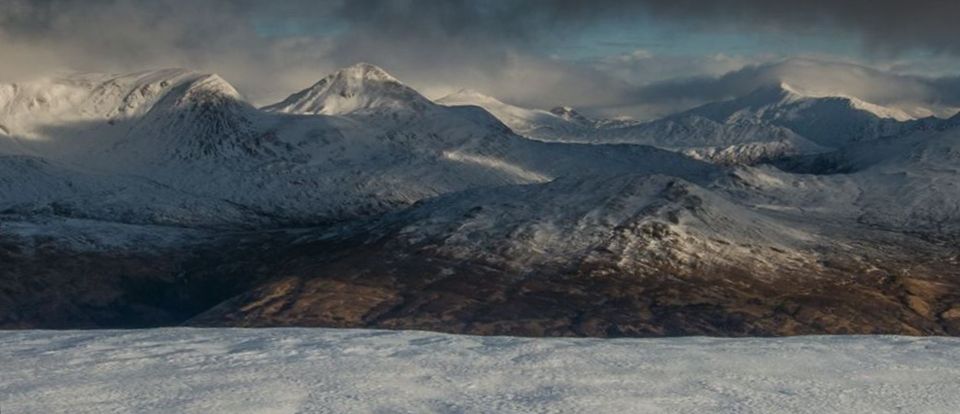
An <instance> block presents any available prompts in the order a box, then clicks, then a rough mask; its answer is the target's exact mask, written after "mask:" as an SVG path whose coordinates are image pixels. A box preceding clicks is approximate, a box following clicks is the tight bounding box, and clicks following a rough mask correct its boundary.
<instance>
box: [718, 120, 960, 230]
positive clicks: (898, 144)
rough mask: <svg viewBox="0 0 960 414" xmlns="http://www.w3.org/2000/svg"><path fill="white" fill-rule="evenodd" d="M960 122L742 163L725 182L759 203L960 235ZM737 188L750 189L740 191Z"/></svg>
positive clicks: (828, 217) (833, 218)
mask: <svg viewBox="0 0 960 414" xmlns="http://www.w3.org/2000/svg"><path fill="white" fill-rule="evenodd" d="M958 166H960V129H957V128H948V129H945V130H928V131H918V132H914V133H911V134H907V135H904V136H899V137H890V138H882V139H877V140H873V141H870V142H863V143H857V144H854V145H850V146H848V147H846V148H844V149H842V150H839V151H836V152H832V153H828V154H822V155H817V156H810V157H805V158H802V159H801V160H800V161H799V167H798V165H797V164H794V165H788V166H787V167H789V168H786V167H785V168H786V169H788V170H794V171H801V172H810V173H812V174H793V173H787V172H783V171H780V170H778V169H775V168H772V167H761V168H743V169H740V170H738V171H737V172H736V173H735V174H733V176H734V177H736V178H735V179H734V180H733V181H732V182H726V183H724V184H723V185H722V188H723V191H731V192H733V193H734V194H735V195H734V196H735V197H738V199H740V200H744V201H746V202H749V203H752V204H756V205H759V206H761V207H762V208H767V209H775V210H778V211H789V212H794V213H799V212H802V214H803V215H804V216H807V217H809V218H811V219H815V220H829V221H840V220H849V221H856V222H859V223H860V224H863V225H870V226H875V227H879V228H883V229H888V230H893V231H897V232H906V233H918V234H924V235H927V236H930V237H934V238H941V237H945V238H948V239H955V238H956V237H958V236H960V167H958ZM737 188H740V189H742V190H745V191H738V190H736V189H737Z"/></svg>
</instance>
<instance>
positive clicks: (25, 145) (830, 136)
mask: <svg viewBox="0 0 960 414" xmlns="http://www.w3.org/2000/svg"><path fill="white" fill-rule="evenodd" d="M958 154H960V117H954V118H951V119H939V118H924V119H913V117H912V116H911V115H910V114H908V113H906V112H904V111H900V110H897V109H891V108H884V107H882V106H878V105H874V104H871V103H868V102H865V101H863V100H861V99H858V98H855V97H850V96H822V95H816V94H812V93H809V92H803V91H801V90H799V89H798V88H795V87H792V86H790V85H788V84H786V83H777V84H773V85H764V86H761V87H760V88H758V89H757V90H755V91H754V92H752V93H750V94H748V95H745V96H743V97H739V98H735V99H732V100H727V101H722V102H717V103H712V104H707V105H704V106H701V107H698V108H694V109H691V110H689V111H685V112H682V113H679V114H675V115H672V116H669V117H666V118H663V119H659V120H655V121H650V122H634V121H625V120H595V119H591V118H588V117H586V116H583V115H581V114H579V113H578V112H577V111H576V110H574V109H572V108H566V107H558V108H554V109H553V110H550V111H542V110H533V109H525V108H520V107H516V106H512V105H509V104H506V103H503V102H501V101H499V100H497V99H495V98H492V97H487V96H484V95H482V94H480V93H478V92H473V91H461V92H459V93H457V94H454V95H451V96H448V97H445V98H443V99H440V100H438V101H436V102H434V101H431V100H430V99H428V98H426V97H424V96H423V95H421V94H420V93H419V92H417V91H416V90H414V89H413V88H410V87H409V86H406V85H404V84H403V83H402V82H401V81H399V80H398V79H396V78H394V77H393V76H391V75H390V74H388V73H387V72H386V71H384V70H383V69H381V68H378V67H376V66H373V65H369V64H358V65H355V66H352V67H349V68H345V69H342V70H340V71H337V72H336V73H333V74H330V75H329V76H326V77H324V78H322V79H321V80H320V81H319V82H317V83H316V84H314V85H312V86H310V87H309V88H307V89H304V90H303V91H300V92H297V93H294V94H292V95H290V97H288V98H286V99H285V100H283V101H281V102H279V103H276V104H272V105H267V106H265V107H263V108H256V107H254V106H253V105H251V104H250V103H248V102H246V100H245V99H244V98H243V96H242V95H241V94H240V93H239V92H238V91H237V90H236V89H234V88H233V87H232V86H231V85H230V84H229V83H227V82H226V81H225V80H224V79H222V78H220V77H219V76H216V75H210V74H200V73H195V72H191V71H187V70H161V71H150V72H142V73H135V74H127V75H103V74H80V75H69V76H63V77H58V78H51V79H44V80H39V81H35V82H28V83H23V84H9V85H0V220H2V222H0V258H3V259H4V260H7V261H8V262H9V263H10V266H6V267H5V268H4V269H0V282H2V283H3V285H2V286H0V287H3V288H5V289H0V292H3V293H0V309H3V310H6V311H9V312H7V314H8V315H10V316H7V317H6V319H0V326H75V325H76V324H85V325H91V326H119V325H124V324H127V325H151V324H162V323H167V324H169V323H184V322H186V321H188V320H189V321H190V322H189V323H194V324H237V325H258V326H259V325H270V324H283V325H289V324H293V325H298V324H307V325H325V326H373V327H405V328H421V329H422V328H429V329H441V330H447V331H456V332H474V333H513V334H549V335H554V334H556V335H600V336H603V335H649V334H670V333H717V334H746V333H767V334H773V333H776V334H790V333H816V332H841V331H848V332H875V331H876V332H898V333H956V332H960V309H956V308H955V307H953V305H952V303H955V302H953V301H954V300H955V299H956V298H957V297H960V290H958V289H956V288H955V287H956V286H957V281H956V280H955V276H958V274H957V270H956V269H957V266H956V264H957V260H960V259H958V256H957V254H956V249H955V246H956V242H957V240H958V239H960V196H958V194H960V191H957V190H958V188H957V187H958V185H960V176H958V173H960V155H958ZM157 226H162V227H157ZM160 228H162V229H163V230H158V229H160ZM150 235H155V236H150ZM51 258H59V259H57V263H58V264H57V265H55V266H54V265H51V264H50V263H51ZM157 263H162V265H157ZM108 265H109V266H111V269H112V270H111V271H108V272H105V271H102V267H103V266H108ZM25 275H43V276H42V277H43V278H44V279H43V283H42V285H43V286H42V287H38V285H35V284H31V283H24V277H25ZM81 275H95V277H91V278H90V279H84V280H85V281H84V282H82V283H80V282H78V281H77V279H76V278H77V277H79V276H81ZM131 278H132V279H134V281H131V280H130V279H131ZM67 286H72V288H73V289H74V290H76V291H77V292H80V293H78V294H77V295H74V296H69V297H66V298H63V297H60V296H57V292H58V291H59V289H66V288H67ZM131 286H133V287H131ZM841 287H845V288H841ZM844 289H846V290H844ZM145 292H162V294H160V293H158V294H157V295H160V296H159V297H158V296H153V295H151V294H148V293H145ZM771 292H779V293H776V294H773V293H771ZM811 292H819V293H816V294H814V293H811ZM904 292H907V293H904ZM845 295H846V296H845ZM870 297H874V298H882V299H876V300H874V301H871V300H867V299H866V298H870ZM49 298H58V299H55V300H54V299H49ZM853 299H855V300H853ZM851 300H853V301H852V302H850V301H851ZM847 302H850V303H847ZM47 303H50V305H49V306H52V308H50V309H47V312H45V313H43V314H42V315H41V313H38V312H33V311H29V312H28V311H24V309H28V308H31V307H35V306H41V305H40V304H47ZM817 303H844V304H843V305H836V306H834V305H830V306H827V307H817ZM43 306H47V305H43ZM831 306H833V307H831ZM676 312H679V314H676ZM121 314H122V315H127V316H125V317H119V316H118V315H121ZM678 315H680V316H678ZM828 315H833V316H830V317H828ZM954 316H956V317H955V318H954ZM831 318H832V319H831ZM670 324H674V325H670ZM668 325H669V326H668Z"/></svg>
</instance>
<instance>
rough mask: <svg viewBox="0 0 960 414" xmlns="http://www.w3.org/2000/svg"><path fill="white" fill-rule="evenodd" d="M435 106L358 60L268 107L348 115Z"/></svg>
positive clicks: (277, 109)
mask: <svg viewBox="0 0 960 414" xmlns="http://www.w3.org/2000/svg"><path fill="white" fill-rule="evenodd" d="M431 106H433V103H432V102H430V100H429V99H427V98H426V97H424V96H423V95H421V94H420V93H419V92H417V91H415V90H413V89H412V88H410V87H408V86H406V85H404V84H403V83H401V82H400V81H399V80H397V79H396V78H394V77H393V76H391V75H390V74H389V73H387V72H386V71H384V70H383V69H381V68H379V67H377V66H374V65H371V64H368V63H358V64H356V65H353V66H350V67H347V68H344V69H341V70H339V71H337V72H335V73H333V74H331V75H329V76H327V77H325V78H323V79H321V80H320V81H319V82H317V83H316V84H314V85H313V86H311V87H310V88H307V89H304V90H302V91H300V92H297V93H295V94H293V95H290V97H288V98H287V99H285V100H284V101H282V102H280V103H277V104H273V105H270V106H267V107H265V108H264V110H266V111H270V112H282V113H291V114H309V115H348V114H353V113H371V112H372V113H378V112H382V111H413V112H422V111H424V110H426V109H427V108H429V107H431Z"/></svg>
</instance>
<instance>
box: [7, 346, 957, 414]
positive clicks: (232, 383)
mask: <svg viewBox="0 0 960 414" xmlns="http://www.w3.org/2000/svg"><path fill="white" fill-rule="evenodd" d="M0 367H2V369H0V407H2V408H3V411H4V412H11V413H27V412H29V413H111V412H116V413H121V412H122V413H126V412H138V413H174V412H175V413H295V412H296V413H301V412H309V413H346V412H350V413H368V412H376V413H386V412H436V413H454V412H457V413H459V412H477V413H489V412H496V413H525V412H536V413H568V412H569V413H578V412H593V413H624V412H630V413H764V414H771V413H817V414H821V413H831V412H833V413H871V414H874V413H954V412H956V407H958V406H960V381H957V378H960V340H958V339H949V338H906V337H889V336H887V337H883V336H878V337H851V336H834V337H794V338H784V339H712V338H710V339H708V338H696V337H690V338H671V339H614V340H599V339H526V338H512V337H470V336H454V335H442V334H433V333H424V332H409V331H407V332H404V331H397V332H389V331H366V330H333V329H269V330H237V329H158V330H147V331H72V332H70V331H67V332H51V331H21V332H6V333H2V334H0Z"/></svg>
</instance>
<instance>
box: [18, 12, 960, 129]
mask: <svg viewBox="0 0 960 414" xmlns="http://www.w3.org/2000/svg"><path fill="white" fill-rule="evenodd" d="M958 15H960V2H951V1H943V0H925V1H914V2H911V3H909V4H907V3H906V2H901V1H893V0H879V1H878V0H874V1H864V0H848V1H842V2H838V1H830V0H808V1H805V2H795V1H794V2H789V1H781V0H766V1H764V0H715V1H709V2H706V1H695V0H670V1H667V0H641V1H614V0H595V1H591V2H581V1H575V0H541V1H507V0H485V1H484V0H475V1H469V0H349V1H348V0H328V1H307V0H281V1H278V2H270V3H269V4H267V3H266V2H258V1H253V0H236V1H229V0H207V1H186V0H153V1H149V0H83V1H81V0H32V1H28V0H0V55H2V56H5V57H6V58H5V59H2V60H0V80H3V81H17V80H22V79H26V78H29V77H33V76H37V75H38V74H43V73H45V72H52V71H59V70H81V71H114V72H117V71H134V70H141V69H149V68H159V67H170V66H181V67H188V68H192V69H197V70H202V71H210V72H217V73H220V74H221V75H223V76H224V77H225V78H226V79H228V80H229V81H230V82H231V83H233V84H235V85H237V87H238V89H240V90H241V91H243V92H244V93H245V94H246V95H247V96H248V97H249V98H250V99H251V100H252V101H254V102H255V103H257V104H266V103H270V102H274V101H276V100H279V99H280V98H282V97H284V96H285V95H287V94H289V93H290V92H291V91H295V90H299V89H302V88H303V87H305V86H307V85H309V84H311V83H312V82H315V81H316V80H317V79H319V78H321V77H322V76H323V75H325V74H326V73H329V72H331V71H333V70H335V69H336V68H338V67H343V66H347V65H350V64H352V63H355V62H358V61H369V62H371V63H374V64H377V65H380V66H383V67H385V68H386V69H387V70H388V71H390V72H391V73H393V74H394V75H396V76H397V77H399V78H400V79H401V80H404V81H405V82H407V83H409V84H411V85H412V86H413V87H415V88H417V89H419V90H421V91H422V92H424V93H425V94H426V95H428V96H430V97H433V98H436V97H439V96H442V95H444V94H446V93H450V92H454V91H456V90H458V89H460V88H472V89H477V90H480V91H483V92H485V93H487V94H490V95H493V96H496V97H498V98H500V99H502V100H504V101H507V102H511V103H516V104H519V105H524V106H532V107H550V106H555V105H559V104H565V105H570V106H574V107H578V108H581V109H583V110H584V111H585V112H586V113H589V114H602V115H607V116H612V115H619V114H626V115H630V116H634V117H637V118H651V117H655V116H661V115H664V114H667V113H670V112H674V111H676V110H680V109H684V108H688V107H691V106H694V105H697V104H700V103H703V102H707V101H710V100H716V99H723V98H728V97H731V96H735V95H738V94H742V93H745V91H746V90H748V89H750V88H754V87H757V86H759V85H758V82H770V81H771V79H774V78H776V77H777V76H797V77H800V78H804V79H808V80H810V79H816V78H823V79H827V80H828V82H827V83H828V85H825V86H824V85H817V86H818V87H822V88H825V89H829V88H836V87H838V86H843V87H845V88H846V87H852V88H853V91H841V92H844V93H848V94H854V93H855V94H857V96H858V97H861V98H864V99H865V100H868V101H871V102H874V103H878V104H887V105H900V106H918V105H927V106H931V105H939V106H945V107H950V108H953V107H958V106H960V92H958V91H960V80H958V78H957V76H958V74H960V70H958V69H957V68H960V43H957V42H955V41H954V39H956V38H957V37H958V35H960V26H958V25H956V24H955V23H954V22H953V21H952V20H953V18H952V17H954V16H958ZM794 57H805V58H807V59H805V60H790V58H794ZM797 62H801V63H797ZM864 66H869V67H872V68H876V69H879V70H873V69H869V68H865V67H864ZM798 74H799V75H798ZM854 78H856V79H859V81H857V82H854V84H853V85H852V86H851V85H850V83H851V79H854Z"/></svg>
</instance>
